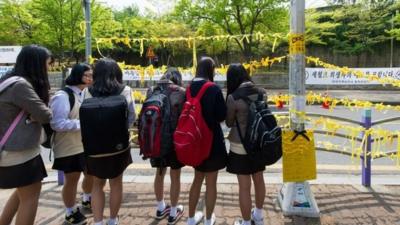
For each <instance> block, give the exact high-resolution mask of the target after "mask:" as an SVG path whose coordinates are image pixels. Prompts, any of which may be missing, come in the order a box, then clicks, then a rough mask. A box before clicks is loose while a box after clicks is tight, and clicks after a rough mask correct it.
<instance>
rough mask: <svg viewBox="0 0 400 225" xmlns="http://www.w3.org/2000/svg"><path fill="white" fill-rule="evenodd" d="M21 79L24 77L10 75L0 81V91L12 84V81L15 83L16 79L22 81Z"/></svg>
mask: <svg viewBox="0 0 400 225" xmlns="http://www.w3.org/2000/svg"><path fill="white" fill-rule="evenodd" d="M22 80H24V78H22V77H19V76H12V77H10V78H8V79H6V80H4V81H3V82H1V83H0V92H2V91H4V90H5V89H6V88H8V87H9V86H11V85H13V84H14V83H16V82H18V81H22Z"/></svg>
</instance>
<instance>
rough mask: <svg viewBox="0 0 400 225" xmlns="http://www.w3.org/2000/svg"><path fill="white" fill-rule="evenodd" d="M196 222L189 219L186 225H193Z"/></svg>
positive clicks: (192, 218)
mask: <svg viewBox="0 0 400 225" xmlns="http://www.w3.org/2000/svg"><path fill="white" fill-rule="evenodd" d="M195 224H196V221H195V220H194V217H189V218H188V220H187V225H195Z"/></svg>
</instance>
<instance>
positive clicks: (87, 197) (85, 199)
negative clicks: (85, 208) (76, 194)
mask: <svg viewBox="0 0 400 225" xmlns="http://www.w3.org/2000/svg"><path fill="white" fill-rule="evenodd" d="M91 197H92V194H90V193H89V194H87V193H83V195H82V201H84V202H90V198H91Z"/></svg>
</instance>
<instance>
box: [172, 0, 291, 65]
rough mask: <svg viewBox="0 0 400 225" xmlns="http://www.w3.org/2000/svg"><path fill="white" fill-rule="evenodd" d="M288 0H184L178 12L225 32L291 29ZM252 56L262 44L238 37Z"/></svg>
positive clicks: (195, 23) (183, 17)
mask: <svg viewBox="0 0 400 225" xmlns="http://www.w3.org/2000/svg"><path fill="white" fill-rule="evenodd" d="M286 2H287V1H286V0H195V1H192V0H180V1H179V2H178V4H177V6H176V8H175V14H176V16H177V17H178V18H179V19H180V20H181V21H186V22H188V23H189V24H190V25H191V26H192V27H197V26H198V25H199V24H202V23H212V24H214V25H217V26H219V27H220V28H221V29H222V30H223V31H224V33H226V34H230V35H236V34H255V33H256V32H262V33H270V34H274V33H281V32H287V29H288V25H287V9H286V8H285V4H284V3H286ZM234 40H235V42H236V44H237V45H238V47H239V48H240V50H241V52H242V53H243V55H244V56H245V57H246V58H247V59H249V58H251V57H252V55H253V50H254V49H255V48H257V46H258V45H259V43H258V42H257V40H256V39H255V37H253V36H250V37H249V38H248V39H239V38H235V39H234Z"/></svg>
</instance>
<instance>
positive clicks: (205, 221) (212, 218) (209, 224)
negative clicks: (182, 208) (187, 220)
mask: <svg viewBox="0 0 400 225" xmlns="http://www.w3.org/2000/svg"><path fill="white" fill-rule="evenodd" d="M214 224H215V214H214V213H213V214H211V218H210V221H209V223H207V219H206V217H204V225H214Z"/></svg>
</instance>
